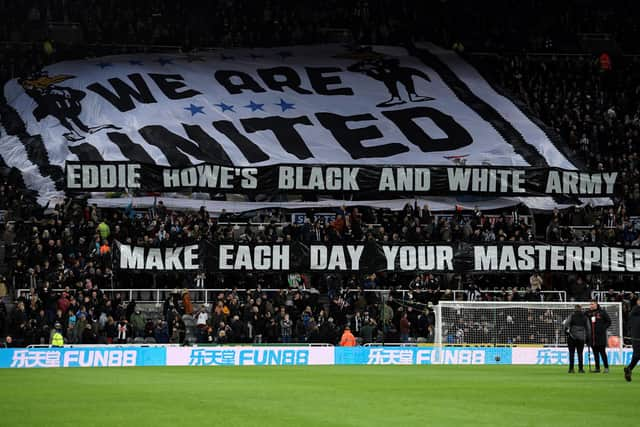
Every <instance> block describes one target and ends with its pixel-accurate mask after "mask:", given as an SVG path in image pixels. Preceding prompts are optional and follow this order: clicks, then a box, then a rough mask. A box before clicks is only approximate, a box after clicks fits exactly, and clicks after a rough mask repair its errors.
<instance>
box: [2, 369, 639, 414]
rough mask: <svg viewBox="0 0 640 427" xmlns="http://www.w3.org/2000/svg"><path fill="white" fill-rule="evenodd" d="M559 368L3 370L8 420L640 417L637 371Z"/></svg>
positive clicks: (3, 399) (3, 391)
mask: <svg viewBox="0 0 640 427" xmlns="http://www.w3.org/2000/svg"><path fill="white" fill-rule="evenodd" d="M635 380H636V381H635V382H631V383H627V382H625V381H624V378H623V375H622V368H621V367H614V368H612V370H611V373H610V374H608V375H605V374H590V373H586V374H574V375H569V374H567V373H566V367H563V366H304V367H302V366H301V367H158V368H94V369H90V368H87V369H84V368H75V369H74V368H71V369H30V370H19V369H5V370H1V371H0V384H1V386H0V418H1V419H2V425H5V426H23V425H24V426H32V425H33V426H35V425H38V426H71V425H74V426H78V425H80V426H109V427H113V426H186V425H190V426H208V425H221V426H325V427H326V426H408V425H411V426H429V425H451V426H464V425H472V424H473V425H492V426H495V425H504V426H524V425H530V426H552V425H557V426H586V425H611V426H622V425H637V420H638V415H639V414H638V412H639V411H638V400H639V398H640V375H639V376H638V377H637V378H635Z"/></svg>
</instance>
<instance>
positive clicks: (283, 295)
mask: <svg viewBox="0 0 640 427" xmlns="http://www.w3.org/2000/svg"><path fill="white" fill-rule="evenodd" d="M63 3H64V5H63ZM89 3H90V6H87V4H86V2H82V7H77V5H78V4H79V2H78V0H67V1H66V2H61V1H59V0H37V1H35V0H34V1H24V2H12V1H9V0H0V10H2V11H6V13H2V14H0V84H3V83H4V82H5V81H6V80H8V79H9V78H13V77H17V76H20V75H26V74H29V73H31V72H33V71H36V70H38V69H40V68H41V67H42V66H43V65H46V64H48V63H52V62H55V61H58V60H62V59H69V58H81V57H87V56H97V55H103V54H114V53H122V52H125V51H131V50H137V51H139V50H148V49H151V48H150V47H148V46H149V45H170V46H180V47H181V48H182V49H184V50H191V49H194V48H202V47H211V46H216V47H228V46H270V45H287V44H299V43H314V42H318V41H323V42H326V41H328V40H329V41H331V37H332V35H334V36H336V37H337V38H338V37H339V38H340V41H341V40H342V39H344V37H345V35H344V34H341V33H340V31H336V30H339V29H346V31H347V33H348V34H347V36H346V37H347V38H348V39H350V40H353V41H357V42H363V43H400V42H405V41H407V39H408V38H409V37H408V36H407V34H411V38H413V39H429V40H433V41H436V42H439V43H441V44H443V45H445V46H454V47H456V49H457V50H458V51H464V54H465V55H467V57H468V59H469V60H470V61H471V62H472V63H473V64H475V65H477V66H478V67H479V69H480V70H481V71H483V73H485V74H486V75H487V76H490V80H491V81H492V82H494V83H496V84H497V85H498V86H501V87H502V88H503V89H504V90H505V91H507V92H510V93H511V94H513V95H514V97H516V98H517V99H519V100H520V101H521V102H522V104H523V108H527V109H529V110H531V112H532V113H533V114H534V115H536V116H538V117H539V118H540V119H541V120H542V121H543V122H544V123H545V124H547V125H549V126H550V127H552V128H553V129H554V130H555V132H556V133H557V134H558V136H559V137H560V138H561V139H562V140H564V142H566V144H567V146H568V150H570V151H572V152H573V154H574V156H575V157H578V158H581V159H582V160H583V161H584V163H585V166H586V168H587V169H591V170H617V171H620V172H621V174H622V181H623V185H622V186H621V188H620V190H619V191H618V193H617V195H616V197H615V200H614V201H615V204H614V206H613V207H604V208H599V207H592V206H589V205H586V206H584V207H574V208H571V209H567V210H562V211H559V210H556V211H553V212H552V213H551V214H550V215H547V216H545V218H544V219H541V220H540V221H537V226H538V229H537V230H534V229H533V227H532V226H531V225H530V224H529V223H527V222H526V221H523V220H522V219H521V218H520V213H521V210H520V209H518V208H516V209H514V210H513V211H509V212H498V213H497V215H491V216H490V215H486V214H483V213H482V212H481V211H479V210H477V209H476V210H473V211H471V210H470V211H457V210H456V209H455V208H454V207H452V213H451V214H450V215H435V214H434V213H432V212H431V211H430V210H429V208H428V206H415V205H414V204H412V203H408V204H407V206H406V207H405V209H404V210H402V211H398V212H391V211H383V210H376V209H370V208H366V207H361V208H350V209H346V208H344V209H339V210H337V211H336V212H335V213H336V217H335V220H332V221H322V220H317V221H314V220H311V221H308V222H306V223H304V224H300V225H296V224H293V223H292V222H291V220H290V218H289V217H288V213H287V212H285V211H278V210H276V211H261V212H259V213H258V214H256V215H255V216H252V217H244V218H242V220H243V221H244V222H246V223H247V225H246V226H244V225H243V226H234V225H231V224H230V220H232V219H237V218H233V217H232V216H231V215H229V214H226V213H225V212H221V213H220V214H219V215H211V214H210V213H208V212H206V211H204V210H200V211H198V212H178V211H171V210H169V209H167V208H165V207H164V205H163V204H162V203H161V202H159V203H158V204H157V205H156V206H154V208H153V209H150V210H145V211H135V210H133V209H132V208H128V209H124V210H109V209H99V208H97V207H96V206H91V205H87V204H86V202H84V201H82V200H75V199H68V200H66V201H65V202H64V203H63V204H60V205H58V206H55V207H50V208H51V209H49V210H47V214H46V215H45V211H44V210H43V209H42V208H40V207H38V206H37V204H36V203H35V201H34V200H33V198H32V197H31V196H30V195H29V193H27V192H25V191H23V190H22V189H21V188H19V187H20V185H19V184H20V183H19V182H17V181H16V180H14V179H13V177H12V176H11V175H9V176H5V177H3V178H2V185H0V211H5V220H6V222H4V223H3V222H2V221H0V232H1V240H2V241H3V242H4V243H5V245H6V261H7V265H8V272H9V273H8V274H7V276H6V277H2V278H0V336H5V335H10V336H11V337H13V345H26V344H31V343H40V342H47V343H48V342H49V340H50V338H51V335H52V331H53V330H54V329H59V330H60V331H61V332H62V333H63V335H64V336H65V339H66V341H67V342H69V343H74V342H78V343H95V342H119V341H120V342H123V341H124V342H126V341H127V340H130V339H135V338H142V339H145V338H153V340H155V341H156V342H184V341H185V340H193V341H199V342H221V343H223V342H237V341H242V342H251V341H254V342H261V341H262V342H290V341H296V342H329V343H337V342H338V340H339V338H340V334H341V332H342V330H343V329H344V327H345V326H347V325H349V326H350V327H351V330H352V331H353V332H354V334H355V335H356V336H357V337H358V338H359V339H360V340H361V342H370V341H375V340H378V339H382V338H384V339H387V340H391V341H398V340H402V341H404V340H407V339H409V337H411V339H424V340H430V339H433V323H434V320H433V313H432V310H431V307H430V306H432V305H433V304H437V303H438V301H440V300H442V299H453V298H454V297H453V293H452V291H451V290H458V289H464V290H466V293H465V294H464V298H465V299H486V300H488V299H498V300H512V299H525V300H537V301H539V300H540V299H541V294H540V293H539V292H540V291H541V290H544V289H555V290H566V291H567V292H568V294H569V296H570V297H573V298H576V299H585V298H588V297H589V296H590V292H591V291H592V290H597V289H609V288H611V289H615V291H614V290H612V291H611V294H610V295H607V298H608V299H611V298H615V299H621V300H623V301H625V304H626V302H631V301H633V299H634V298H636V296H635V294H630V295H629V294H628V295H625V294H619V293H617V291H618V290H623V289H637V286H638V284H639V280H640V279H639V278H637V277H635V276H631V277H628V276H627V277H624V278H623V277H621V276H613V275H611V276H605V277H602V278H599V277H597V276H595V275H589V276H585V275H577V276H571V275H567V276H563V277H553V276H551V275H546V274H537V273H536V274H534V275H531V276H530V275H513V274H512V275H503V276H500V275H495V274H494V275H491V276H489V275H484V276H483V275H474V276H470V275H466V276H465V275H459V274H456V275H453V274H452V275H443V274H429V272H420V274H419V275H417V276H414V275H412V276H406V275H400V274H377V275H376V274H372V275H351V274H314V275H305V274H304V272H300V273H299V274H297V273H292V274H291V275H279V274H249V275H239V274H227V275H224V276H222V275H215V276H211V277H206V278H205V279H204V286H205V287H206V288H212V289H213V288H225V289H235V288H237V289H253V291H246V292H245V291H227V292H222V293H221V294H220V295H219V296H218V297H217V298H216V301H215V302H214V303H212V304H211V305H210V306H208V307H204V311H203V309H202V308H201V307H193V304H191V303H190V298H189V293H188V292H186V293H183V292H174V293H172V294H171V296H170V297H168V298H167V301H166V302H165V304H164V306H163V308H162V312H161V313H159V314H157V315H153V316H151V317H148V316H146V315H145V314H144V313H143V312H140V310H139V309H137V308H136V306H135V303H134V302H130V301H125V300H124V299H123V295H118V294H114V293H105V292H103V290H105V289H112V288H135V287H138V288H139V287H141V286H140V283H150V284H152V286H155V287H157V288H161V289H173V288H180V289H181V288H191V287H193V284H194V281H195V279H196V274H193V275H181V276H180V277H176V276H172V275H168V274H167V275H160V274H159V275H144V274H133V273H121V272H114V271H112V269H111V254H112V251H113V248H114V242H115V241H116V240H118V241H122V242H129V243H132V244H137V245H161V246H172V245H180V244H183V243H186V242H193V241H196V240H200V239H202V238H205V239H209V240H211V241H214V242H219V241H228V242H288V241H302V242H314V241H322V242H331V243H335V242H353V241H363V240H376V241H381V242H386V241H389V242H411V243H417V242H461V241H467V242H493V241H530V240H534V239H535V238H536V237H535V236H544V240H546V241H549V242H579V241H582V242H593V243H604V244H615V245H623V246H640V221H636V220H634V216H637V215H639V214H640V179H639V178H640V164H639V162H640V152H639V147H640V62H639V61H638V59H637V58H635V57H624V56H621V55H614V54H613V53H612V56H611V57H609V59H608V61H604V58H603V57H600V56H592V55H581V56H555V55H548V56H547V55H543V56H536V55H525V54H521V53H513V54H500V55H475V54H474V51H475V52H477V51H501V52H504V51H509V50H512V51H517V52H521V51H522V50H523V49H526V50H527V51H528V52H531V51H552V52H556V51H559V50H563V49H565V48H567V49H569V48H572V47H574V46H575V44H576V41H575V40H573V39H572V38H571V37H569V36H568V35H569V34H574V35H575V33H576V32H580V31H583V32H585V31H586V32H588V31H608V32H610V33H612V34H615V36H616V38H617V40H618V41H619V44H620V45H621V46H623V47H625V46H627V44H628V41H629V40H637V38H634V37H636V34H637V29H636V26H635V25H631V24H632V23H630V22H629V19H630V18H631V17H632V16H633V14H632V13H628V11H629V10H630V9H629V8H631V9H633V8H634V7H637V5H634V4H633V2H628V3H629V4H628V8H626V9H625V8H621V9H617V8H613V6H611V7H612V8H613V9H614V10H613V12H612V13H610V14H595V13H593V14H592V13H590V12H589V8H584V7H583V8H578V10H579V11H581V12H580V13H578V14H575V13H574V14H572V15H571V18H569V17H568V15H566V14H564V15H563V13H562V10H563V8H564V7H567V8H572V10H574V11H575V9H576V8H575V6H572V5H570V3H572V2H566V4H564V3H562V2H560V3H562V4H560V3H558V2H555V7H556V8H558V12H559V13H557V14H556V15H557V16H558V18H555V21H554V20H553V19H548V20H545V26H540V25H538V23H537V21H536V20H535V19H533V18H532V17H533V16H534V15H535V14H534V13H532V10H534V9H535V7H536V4H537V3H538V2H535V1H530V2H524V4H523V2H518V5H517V7H515V6H514V4H513V2H511V1H508V0H503V1H501V2H496V4H495V5H493V6H489V5H487V7H499V8H504V7H510V8H515V9H516V10H517V13H518V14H519V15H518V16H519V18H517V19H516V18H514V19H513V20H512V21H511V22H510V23H509V25H504V22H502V20H500V22H498V21H497V20H498V19H499V17H500V15H499V14H496V15H495V18H492V17H491V14H490V13H489V14H487V13H483V14H482V19H479V18H477V17H475V16H476V15H475V14H474V13H473V11H474V8H473V7H471V6H469V5H466V4H464V2H461V3H463V5H462V6H464V7H463V8H462V9H460V10H455V8H452V7H449V6H450V5H446V3H447V2H440V3H437V2H436V3H435V4H432V3H431V2H429V4H428V5H427V2H423V3H424V4H418V5H416V4H414V2H408V1H400V2H397V1H394V2H390V1H386V0H382V1H367V0H358V1H333V2H331V5H325V7H323V8H317V7H314V2H309V1H302V2H278V1H268V0H264V1H262V2H260V6H259V7H258V6H257V5H256V3H255V2H253V1H252V2H248V1H228V0H219V1H217V2H215V4H216V7H212V6H211V4H209V3H207V4H206V5H205V4H204V3H199V2H162V1H151V0H144V1H136V2H121V1H116V0H109V1H91V2H89ZM454 3H456V2H454ZM547 3H549V2H547ZM483 6H484V5H483ZM603 7H604V6H603ZM416 8H417V9H416ZM427 8H428V10H427ZM423 9H424V10H423ZM452 10H455V13H454V12H452ZM547 10H548V9H547ZM89 11H91V13H89ZM462 11H465V12H468V13H462ZM427 12H428V13H427ZM354 16H356V17H358V18H359V19H357V20H354V19H353V17H354ZM425 16H428V18H425ZM474 17H475V18H474ZM422 19H428V20H433V21H434V22H436V21H438V22H439V23H437V24H436V25H425V22H423V21H421V20H422ZM51 21H55V22H61V23H69V24H70V25H71V29H72V30H73V31H75V30H77V29H78V28H79V29H80V30H81V32H82V39H83V42H82V43H76V44H72V45H65V44H64V43H58V42H57V41H56V40H55V37H54V35H53V34H52V33H51V31H50V29H47V25H43V24H46V23H48V22H51ZM25 22H26V25H22V24H23V23H25ZM354 22H357V23H358V24H357V25H354V24H353V23H354ZM401 22H402V23H403V25H400V23H401ZM72 23H77V26H76V27H74V26H73V25H75V24H72ZM471 23H473V25H471ZM451 28H456V29H457V32H456V33H455V34H454V33H452V32H451V31H450V30H449V31H448V30H446V29H451ZM522 28H529V29H530V31H522ZM339 33H340V34H339ZM516 33H517V34H518V37H516V36H515V35H516ZM479 34H482V35H483V36H482V37H480V36H479ZM34 40H35V42H34ZM132 40H135V42H136V43H135V44H136V46H132V43H131V41H132ZM336 40H338V39H336ZM43 41H45V42H44V44H43ZM113 44H116V45H115V46H114V45H113ZM124 44H129V45H130V46H122V45H124ZM0 166H1V165H0ZM251 223H253V224H260V225H251ZM547 223H548V225H546V224H547ZM600 280H602V282H601V281H600ZM145 287H149V285H145ZM17 289H31V292H30V293H29V294H28V295H24V296H22V297H21V298H19V299H18V300H17V301H16V308H15V309H14V310H13V311H12V312H11V313H9V311H8V310H7V309H6V308H5V301H4V300H7V302H8V298H9V296H10V295H12V293H13V292H15V291H16V290H17ZM54 289H64V291H62V292H58V291H54ZM263 289H281V291H279V292H276V293H268V292H266V291H263ZM373 289H398V290H399V289H404V290H405V291H406V290H408V291H407V292H398V293H394V292H392V293H391V295H389V296H388V297H386V296H384V295H383V294H379V293H375V292H365V290H373ZM487 290H491V291H495V292H486V291H487ZM625 306H626V305H625ZM405 314H406V316H405ZM185 316H186V317H185Z"/></svg>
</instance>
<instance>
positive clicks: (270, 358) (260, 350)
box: [0, 346, 633, 368]
mask: <svg viewBox="0 0 640 427" xmlns="http://www.w3.org/2000/svg"><path fill="white" fill-rule="evenodd" d="M632 353H633V352H632V351H631V349H628V348H626V349H623V350H622V351H621V350H620V349H607V355H608V357H609V363H610V364H611V365H628V364H629V362H630V361H631V357H632ZM588 357H591V362H592V363H593V355H592V354H590V353H588V352H585V353H584V359H585V360H584V362H585V365H586V364H587V363H588V359H587V358H588ZM511 364H513V365H568V364H569V353H568V351H567V349H566V348H562V347H548V348H517V347H516V348H506V347H442V348H438V347H411V346H406V347H305V346H297V347H295V346H289V347H287V346H264V347H262V346H261V347H250V346H227V347H126V346H124V347H117V346H108V347H81V348H20V349H0V368H71V367H85V368H97V367H133V366H308V365H511Z"/></svg>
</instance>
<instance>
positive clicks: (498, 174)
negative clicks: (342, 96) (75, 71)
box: [65, 162, 618, 197]
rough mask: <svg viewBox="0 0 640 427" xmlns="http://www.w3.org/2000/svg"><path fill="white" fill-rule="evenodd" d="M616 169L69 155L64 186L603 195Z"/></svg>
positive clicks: (84, 188)
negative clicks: (168, 163)
mask: <svg viewBox="0 0 640 427" xmlns="http://www.w3.org/2000/svg"><path fill="white" fill-rule="evenodd" d="M617 178H618V173H617V172H579V171H572V170H564V169H557V168H535V167H493V166H425V165H421V166H397V165H395V166H381V165H360V166H355V165H304V166H301V165H274V166H262V167H232V166H222V165H213V164H199V165H195V166H188V167H184V168H172V167H163V166H158V165H152V164H146V163H131V162H101V163H97V162H96V163H81V162H67V164H66V173H65V187H66V190H67V191H69V192H74V191H117V190H124V189H129V190H135V189H141V190H144V191H162V192H170V191H215V192H218V193H238V194H271V193H274V192H287V193H323V194H327V195H338V194H345V193H349V194H356V193H370V194H375V195H378V196H380V197H384V196H390V195H395V196H398V195H434V196H449V195H455V194H475V195H492V196H554V195H570V196H580V197H602V196H611V195H613V194H614V189H615V186H616V180H617Z"/></svg>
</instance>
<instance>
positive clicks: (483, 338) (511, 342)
mask: <svg viewBox="0 0 640 427" xmlns="http://www.w3.org/2000/svg"><path fill="white" fill-rule="evenodd" d="M576 304H580V305H581V306H582V308H583V310H584V309H588V307H589V303H576V302H475V301H464V302H454V301H440V303H439V304H438V305H436V306H435V316H436V329H435V337H434V343H435V344H436V346H448V345H451V346H459V345H468V346H518V345H537V346H554V347H561V346H565V345H566V344H567V337H566V334H565V331H564V327H563V325H562V322H563V321H564V320H565V319H566V318H567V317H569V315H571V313H572V312H573V310H574V309H575V305H576ZM600 307H602V308H603V309H604V310H606V311H607V313H608V314H609V316H610V317H611V326H610V327H609V329H608V330H607V335H608V336H609V337H616V338H617V339H615V338H610V340H609V342H610V344H614V345H612V346H614V347H620V346H621V345H622V344H621V343H622V336H623V335H622V305H621V304H620V303H618V302H604V303H600Z"/></svg>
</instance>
